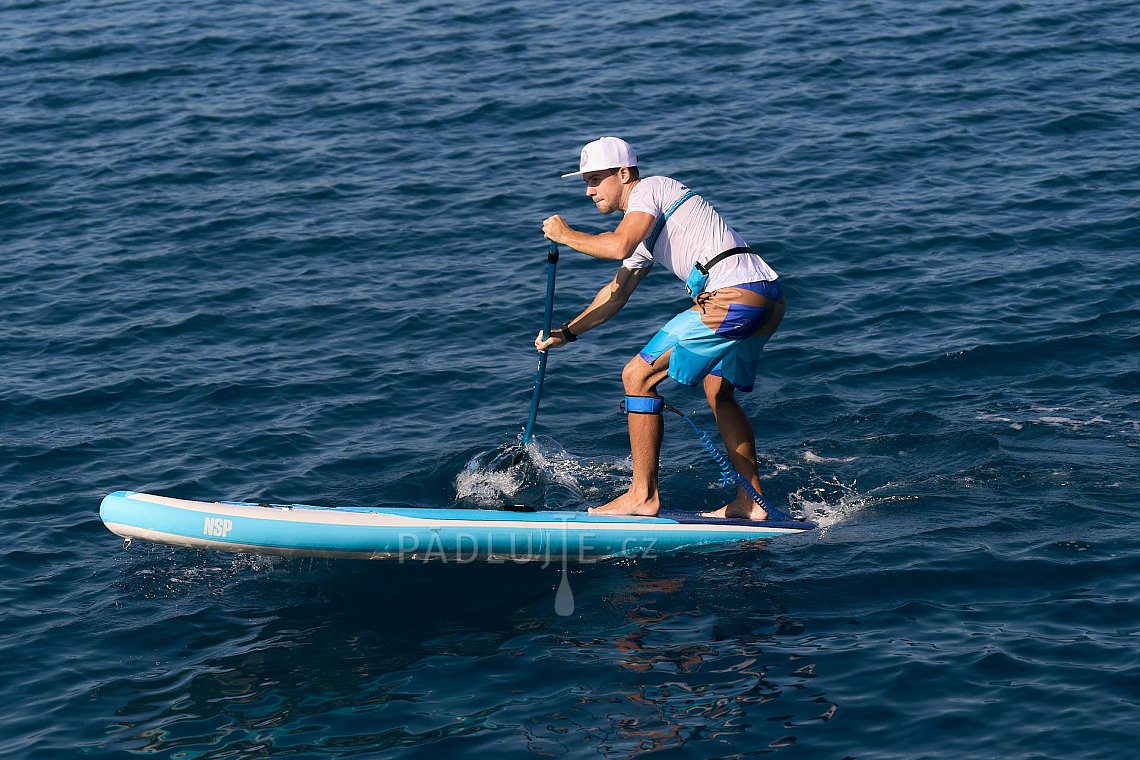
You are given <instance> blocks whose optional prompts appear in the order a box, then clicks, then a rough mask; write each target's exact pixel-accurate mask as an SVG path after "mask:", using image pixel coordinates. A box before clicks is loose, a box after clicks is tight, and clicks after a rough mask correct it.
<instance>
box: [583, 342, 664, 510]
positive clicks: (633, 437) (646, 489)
mask: <svg viewBox="0 0 1140 760" xmlns="http://www.w3.org/2000/svg"><path fill="white" fill-rule="evenodd" d="M671 353H672V351H666V352H665V353H664V354H662V355H661V356H659V357H658V358H657V360H656V361H655V362H653V363H652V364H650V363H649V362H647V361H645V359H643V358H641V356H635V357H633V359H631V360H630V362H629V363H628V364H626V365H625V369H624V370H622V373H621V379H622V384H623V385H624V386H625V393H626V395H627V396H654V395H656V390H657V386H658V385H660V384H661V381H662V380H664V379H665V378H666V377H667V376H668V374H669V355H670V354H671ZM626 420H627V423H628V425H629V450H630V453H631V454H632V455H633V482H632V483H630V485H629V490H628V491H626V492H625V493H624V494H622V495H621V496H619V497H617V498H616V499H614V500H613V501H611V502H610V503H609V504H605V505H603V506H601V507H596V508H594V509H591V510H590V511H591V512H594V513H596V514H607V515H655V514H657V510H659V509H660V508H661V499H660V496H659V495H658V493H657V476H658V472H659V471H660V468H661V440H662V438H664V436H665V421H664V419H662V416H661V414H636V413H633V414H627V415H626Z"/></svg>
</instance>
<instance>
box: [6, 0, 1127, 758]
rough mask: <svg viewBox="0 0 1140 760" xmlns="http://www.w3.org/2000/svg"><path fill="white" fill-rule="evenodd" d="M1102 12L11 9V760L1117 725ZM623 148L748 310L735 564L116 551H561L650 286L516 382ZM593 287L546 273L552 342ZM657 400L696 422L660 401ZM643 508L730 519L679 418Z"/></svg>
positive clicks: (25, 3)
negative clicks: (227, 536) (774, 281)
mask: <svg viewBox="0 0 1140 760" xmlns="http://www.w3.org/2000/svg"><path fill="white" fill-rule="evenodd" d="M1138 40H1140V15H1138V14H1137V13H1136V6H1135V4H1134V3H1131V2H1124V1H1121V2H1112V1H1111V0H1084V1H1081V2H1078V1H1077V0H1041V1H1040V2H1029V1H1026V2H995V3H977V2H951V0H931V1H930V2H925V3H919V4H913V3H904V2H901V1H899V0H865V1H861V2H852V3H827V2H819V1H818V0H788V1H787V2H773V3H761V2H745V3H739V2H736V3H729V2H710V3H704V4H701V5H700V6H699V7H688V6H682V5H668V4H667V5H665V6H662V5H661V4H654V3H646V2H614V3H609V4H606V5H605V6H603V7H590V8H577V7H564V8H561V9H554V8H550V7H546V4H539V3H512V2H507V3H477V2H470V3H459V2H447V1H446V0H442V1H439V2H433V1H432V0H411V1H410V2H405V3H399V4H396V3H381V2H364V3H361V2H343V1H338V0H330V1H328V2H321V3H303V2H292V1H290V0H286V1H285V2H277V3H259V2H248V3H226V2H220V1H219V0H203V1H202V2H196V3H187V4H158V3H149V2H144V1H143V0H116V2H94V0H72V1H71V2H67V3H51V2H46V0H15V1H14V2H9V3H6V4H4V5H3V6H2V7H0V117H2V123H3V129H0V220H2V224H0V254H2V255H0V298H2V301H3V314H4V319H3V322H2V323H0V345H2V346H3V359H4V371H3V373H0V454H2V456H0V475H2V482H3V483H4V486H5V488H4V494H3V496H2V497H0V516H2V519H3V525H4V530H3V535H4V541H3V545H2V547H0V568H2V570H0V623H2V624H0V704H2V705H4V707H3V708H2V709H0V756H3V757H11V758H25V757H26V758H32V757H34V758H44V757H75V756H84V757H117V756H126V755H130V754H148V755H158V756H160V757H176V758H223V757H227V758H228V757H242V758H245V757H278V756H281V757H287V756H296V757H416V756H423V757H427V756H430V757H439V756H443V757H465V756H477V755H480V754H482V753H488V752H490V753H494V754H495V755H496V756H504V757H522V756H531V755H538V756H555V757H596V756H603V757H627V756H631V755H634V754H639V753H642V752H647V751H656V752H657V753H658V754H659V755H660V756H666V757H697V758H707V757H742V756H746V755H747V756H752V755H759V754H773V755H777V756H784V757H824V758H841V757H858V758H921V757H1003V758H1004V757H1034V758H1046V757H1066V758H1072V757H1089V758H1100V757H1108V756H1115V755H1127V754H1130V752H1131V751H1134V750H1133V748H1134V746H1135V741H1136V733H1137V731H1136V723H1137V720H1138V718H1140V655H1138V649H1140V646H1138V645H1140V592H1138V591H1137V589H1138V588H1140V537H1138V536H1137V531H1136V530H1135V518H1134V513H1135V510H1136V507H1137V505H1138V503H1140V487H1138V480H1137V476H1136V471H1137V465H1138V464H1140V456H1138V454H1140V397H1138V394H1137V391H1138V389H1140V360H1138V359H1137V356H1138V355H1140V258H1138V256H1137V240H1140V137H1138V135H1140V96H1138V94H1137V87H1136V83H1137V82H1140V55H1138V53H1140V43H1138V42H1137V41H1138ZM602 134H618V135H621V136H623V137H625V138H626V139H628V140H630V141H631V142H632V143H633V144H634V145H635V146H637V148H638V149H639V152H640V155H641V158H642V167H643V170H644V171H645V172H647V173H650V174H656V173H661V174H667V175H670V176H674V177H676V178H678V179H680V180H682V181H683V182H685V183H687V184H689V185H690V186H691V187H693V188H694V189H696V190H698V191H699V192H701V193H702V194H704V195H705V196H706V197H707V198H709V199H710V200H711V201H712V202H713V203H714V204H715V205H717V207H718V208H719V209H720V210H721V211H722V213H723V214H724V215H725V216H726V217H727V218H728V219H729V221H730V222H731V223H732V224H733V225H734V226H735V227H736V228H737V229H739V230H740V231H741V232H742V233H743V234H744V235H745V237H747V238H748V240H749V241H750V242H751V243H752V244H753V245H755V246H759V247H760V249H761V250H762V251H763V252H764V253H765V256H766V258H767V259H768V260H769V261H770V262H771V263H772V265H773V266H774V267H775V268H776V269H777V270H778V271H779V272H780V273H781V276H782V279H783V282H784V283H785V288H786V291H787V293H788V301H789V311H788V317H787V319H786V320H785V322H784V325H783V327H782V328H781V330H780V332H779V333H778V334H777V336H776V338H775V339H774V340H773V341H772V342H771V343H770V344H769V347H768V349H767V350H766V362H765V364H764V367H763V370H762V373H761V377H760V378H759V382H758V388H757V391H756V392H755V393H753V394H752V395H751V396H749V397H747V399H746V400H745V402H744V403H745V406H746V408H747V409H748V411H749V412H750V414H751V415H752V417H753V419H754V421H755V423H756V427H757V431H758V436H759V446H760V450H761V458H762V474H763V476H764V478H765V482H766V484H767V485H766V493H768V494H769V495H770V496H772V497H773V498H774V499H776V500H777V501H779V502H780V503H783V504H786V505H788V506H790V507H791V508H793V509H796V510H799V511H803V512H807V513H809V514H811V515H812V516H813V517H814V518H815V519H816V520H818V521H819V522H820V525H821V530H820V531H819V532H818V533H817V534H815V535H811V536H803V537H795V538H792V539H788V540H784V541H779V542H772V543H770V544H769V545H768V547H767V548H765V549H761V550H758V549H756V548H750V549H748V550H732V551H724V552H718V553H709V554H695V555H681V556H672V557H660V558H658V559H656V560H639V561H632V560H627V561H617V562H609V563H604V564H600V565H591V566H583V567H579V568H575V569H573V570H571V571H570V575H569V582H570V585H571V586H572V588H573V591H574V598H575V607H574V613H573V614H572V615H570V616H563V615H560V614H557V613H556V611H555V608H554V600H555V589H556V588H557V587H558V585H559V581H560V571H559V569H558V568H556V567H541V566H538V565H519V566H512V565H507V566H493V565H487V564H479V563H471V564H465V565H458V564H454V563H452V564H447V563H438V562H437V563H434V564H428V565H424V564H419V563H405V564H399V563H366V562H351V561H339V562H337V561H326V560H298V559H284V558H271V557H256V556H245V555H229V554H220V553H213V552H205V551H203V552H197V551H187V550H179V549H172V548H166V547H159V546H153V545H141V544H139V543H138V542H136V543H135V545H134V546H133V547H131V548H130V550H129V551H123V547H122V542H121V541H120V540H118V539H117V538H116V537H115V536H113V535H112V534H110V533H109V532H107V531H106V530H105V528H104V527H103V526H102V524H101V523H100V521H99V519H98V505H99V500H100V499H101V497H102V496H103V495H104V494H105V493H107V492H110V491H112V490H116V489H120V488H130V489H137V490H147V491H153V492H157V493H163V494H167V495H172V496H180V497H186V498H197V499H207V500H211V499H251V500H256V501H296V502H305V503H316V504H399V505H421V506H454V505H460V506H486V505H489V504H494V503H497V502H498V501H500V500H502V499H503V498H509V499H511V500H520V499H522V500H526V501H528V502H530V503H534V504H539V505H544V506H547V507H550V508H558V509H581V508H584V507H585V506H587V505H591V504H596V503H599V502H601V501H604V500H606V499H608V498H611V497H612V496H613V495H614V494H616V493H617V492H619V491H620V489H621V487H622V486H623V484H624V483H625V482H627V480H628V477H629V461H628V442H627V440H626V436H625V428H624V420H623V418H622V417H621V416H620V414H619V413H618V411H617V401H618V400H619V398H620V395H621V384H620V379H619V375H620V369H621V366H622V365H623V363H624V362H625V361H626V360H627V359H628V357H629V356H630V355H632V353H633V352H635V351H636V350H637V348H638V347H640V345H642V343H643V342H644V341H645V340H646V339H647V338H648V336H650V335H651V334H652V333H653V331H654V330H655V329H656V327H657V326H658V325H659V324H660V323H661V322H663V321H664V320H665V319H666V318H667V317H668V316H670V315H671V314H673V313H674V312H676V311H678V310H680V309H681V308H683V307H684V305H685V302H684V293H683V290H682V288H681V285H680V283H679V282H677V281H675V280H674V279H673V278H671V277H670V276H669V275H668V274H667V273H664V272H656V273H654V274H653V275H652V276H650V277H649V278H648V279H647V280H646V282H645V283H643V285H642V286H641V288H640V289H639V291H638V292H637V294H635V297H634V300H633V301H632V302H631V303H630V305H629V306H628V307H627V308H626V309H625V310H624V311H623V312H622V314H621V315H619V317H618V318H616V319H615V320H614V321H613V322H611V323H609V324H608V325H606V326H604V327H603V328H600V329H598V330H596V331H595V332H592V333H591V334H589V335H588V336H586V337H585V338H584V339H583V340H581V341H579V342H578V343H576V344H574V345H573V346H572V347H569V348H567V349H564V350H561V351H557V352H555V353H554V354H552V356H551V359H550V366H549V369H548V374H547V381H546V393H545V396H544V400H543V405H542V409H541V413H540V416H539V420H538V427H537V429H538V432H539V438H538V444H539V446H538V448H539V452H540V455H539V456H538V457H537V461H538V462H539V463H540V464H539V466H538V467H536V468H532V469H524V470H521V471H507V472H502V471H498V470H491V469H488V468H485V467H481V466H480V463H481V462H484V461H486V458H487V456H488V455H489V454H491V453H493V452H495V451H496V450H498V448H499V447H501V446H503V445H505V444H510V443H511V442H513V441H515V440H516V439H517V437H518V435H519V433H520V431H521V428H522V425H523V423H524V422H525V418H526V412H527V408H528V405H529V400H530V393H531V383H532V378H533V372H534V366H535V354H534V352H533V348H532V347H531V341H532V340H533V336H534V334H535V332H536V331H537V329H538V326H539V324H540V320H541V314H542V298H543V290H544V285H545V277H546V274H545V243H544V241H543V239H542V237H541V228H540V225H541V220H542V219H543V218H544V217H545V216H548V215H549V214H552V213H561V214H563V215H564V216H565V217H566V218H567V219H568V220H569V221H570V222H571V223H572V224H574V225H576V226H579V227H581V228H583V229H587V230H590V231H601V230H604V229H607V228H608V227H609V226H610V225H612V224H613V223H614V221H615V220H613V219H611V218H603V217H600V216H599V215H597V214H596V212H594V210H593V208H592V206H591V204H589V203H588V202H587V201H586V199H585V196H584V194H583V193H582V187H581V183H580V182H575V181H570V180H561V179H559V177H558V175H559V174H560V173H562V172H566V171H570V170H572V169H574V168H575V167H576V162H577V153H578V150H579V148H580V146H581V145H582V144H583V143H584V142H586V141H587V140H590V139H593V138H595V137H597V136H599V135H602ZM612 266H613V265H612V264H606V263H603V262H598V261H594V260H591V259H588V258H586V257H585V256H581V255H578V254H574V253H573V252H571V251H564V254H563V257H562V261H561V262H560V264H559V275H558V276H559V281H558V293H557V309H556V314H557V315H558V319H559V321H560V320H561V319H563V318H566V317H568V316H572V314H573V313H574V312H575V311H576V310H577V309H579V308H581V307H582V306H583V305H584V304H585V303H586V302H587V301H588V299H589V298H590V297H591V295H592V294H593V292H594V291H595V290H596V288H597V287H599V286H600V285H601V284H602V283H603V282H604V281H605V280H606V279H608V277H609V276H610V275H611V273H612ZM663 391H664V393H665V394H666V395H667V397H668V398H669V399H670V400H671V401H672V402H673V403H674V404H676V405H678V406H680V407H682V408H684V409H686V410H689V411H691V412H692V414H693V417H694V419H695V420H696V421H697V422H698V424H701V425H702V426H704V427H705V428H707V429H712V428H713V424H712V421H711V418H710V415H709V413H708V411H707V409H703V408H702V404H703V402H702V399H701V398H700V394H699V393H698V392H695V391H692V390H689V389H685V388H678V387H676V386H671V385H670V386H666V387H665V388H663ZM668 425H669V427H668V430H667V438H666V443H665V449H664V453H663V479H662V488H663V493H664V498H665V500H666V502H667V503H668V504H669V505H670V506H671V507H673V508H680V509H692V510H698V509H705V508H709V507H715V506H717V505H719V504H720V503H723V502H721V501H720V500H721V499H723V498H724V497H725V493H724V491H723V490H722V489H720V488H719V487H718V475H719V473H718V472H717V471H716V468H715V466H713V465H712V463H711V462H710V461H709V460H708V458H707V454H706V453H705V452H704V451H703V450H702V449H701V448H700V446H699V445H698V443H697V442H696V441H695V439H694V438H693V437H692V435H691V433H690V431H688V430H687V429H686V428H685V427H684V426H683V425H679V424H676V423H675V422H671V423H668Z"/></svg>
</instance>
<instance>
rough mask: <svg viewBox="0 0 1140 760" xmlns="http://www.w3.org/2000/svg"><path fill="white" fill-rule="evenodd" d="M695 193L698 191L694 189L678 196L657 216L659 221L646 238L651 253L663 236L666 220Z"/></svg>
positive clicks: (647, 247)
mask: <svg viewBox="0 0 1140 760" xmlns="http://www.w3.org/2000/svg"><path fill="white" fill-rule="evenodd" d="M694 195H696V193H694V192H693V191H692V190H689V191H686V193H685V194H684V195H682V196H681V197H680V198H678V199H677V200H676V202H675V203H674V204H673V205H672V206H670V207H669V208H667V209H665V211H664V212H662V214H661V216H659V217H657V223H656V224H654V225H653V231H652V232H650V233H649V237H647V238H645V247H646V249H647V250H648V251H649V253H650V255H652V254H653V246H655V245H657V238H659V237H660V236H661V231H662V230H663V229H665V222H667V221H669V217H671V216H673V212H674V211H676V210H677V209H678V208H679V207H680V206H681V204H682V203H684V202H685V201H687V200H689V199H690V198H692V197H693V196H694Z"/></svg>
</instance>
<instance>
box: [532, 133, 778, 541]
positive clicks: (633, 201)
mask: <svg viewBox="0 0 1140 760" xmlns="http://www.w3.org/2000/svg"><path fill="white" fill-rule="evenodd" d="M562 176H563V177H574V176H580V177H582V179H583V180H585V182H586V195H587V196H588V197H589V198H590V200H591V201H593V202H594V205H595V206H596V207H597V209H598V211H600V212H602V213H603V214H612V213H613V212H615V211H620V212H622V214H623V216H622V219H621V221H620V222H619V223H618V225H617V227H616V228H615V229H614V230H613V231H612V232H603V233H601V234H598V235H590V234H587V233H585V232H579V231H578V230H575V229H573V228H572V227H570V225H568V224H567V223H566V222H565V220H563V219H562V217H561V216H559V215H557V214H555V215H554V216H551V217H550V218H548V219H546V220H545V221H544V222H543V223H542V232H543V234H544V235H545V236H546V237H547V238H549V239H550V240H553V241H554V242H556V243H560V244H563V245H568V246H570V247H571V248H574V249H575V250H577V251H581V252H582V253H585V254H587V255H589V256H593V257H595V258H599V259H611V260H614V261H620V262H622V264H621V267H620V268H619V269H618V271H617V274H616V275H615V276H614V278H613V279H612V280H611V281H610V282H609V284H607V285H606V286H605V287H603V288H602V289H601V290H599V291H598V294H597V295H596V296H595V297H594V300H593V301H592V302H591V303H590V305H589V306H588V307H586V309H585V310H584V311H583V312H582V313H581V314H579V315H578V316H576V317H574V318H573V319H571V320H570V321H568V322H564V323H563V324H562V326H561V327H560V328H558V329H557V330H552V331H551V334H550V336H549V337H546V338H545V339H544V337H543V335H542V333H539V335H538V338H536V339H535V347H536V348H537V349H538V350H539V351H547V350H549V349H551V348H559V347H561V346H564V345H566V344H567V343H570V342H573V341H575V340H577V339H578V337H579V336H581V335H582V334H583V333H585V332H586V331H587V330H590V329H592V328H594V327H597V326H598V325H600V324H602V323H604V322H606V321H607V320H609V319H610V318H611V317H612V316H614V315H615V314H617V312H618V311H619V310H620V309H621V308H622V306H624V305H625V304H626V302H627V301H628V300H629V296H630V294H632V293H633V291H634V289H635V288H637V286H638V284H639V283H640V282H641V280H642V279H643V278H644V277H645V275H646V274H648V273H649V270H650V268H651V267H652V266H653V264H654V263H655V262H660V263H661V264H662V266H664V267H665V268H666V269H668V270H669V271H671V272H673V274H675V275H676V276H677V277H678V278H680V279H681V280H682V281H683V282H686V285H687V287H688V288H689V293H690V296H691V297H692V298H693V304H694V305H693V307H692V308H691V309H688V310H687V311H684V312H682V313H681V314H678V315H677V316H676V317H674V318H673V319H672V320H670V321H669V322H668V323H667V324H666V325H665V326H664V327H663V328H661V330H660V331H659V332H658V333H657V335H656V336H654V338H653V339H652V340H650V341H649V343H648V344H647V345H646V346H645V348H643V349H642V350H641V352H640V353H639V354H638V355H637V356H635V357H634V358H633V359H631V360H630V362H629V363H628V364H626V366H625V369H624V370H623V371H622V382H623V384H624V385H625V393H626V401H625V408H626V412H627V415H628V424H629V443H630V450H631V452H632V454H633V482H632V483H631V484H630V487H629V490H628V491H627V492H626V493H624V494H622V495H621V496H619V497H618V498H616V499H614V500H613V501H611V502H610V503H608V504H606V505H604V506H601V507H598V508H596V509H591V510H590V511H591V512H598V513H602V514H633V515H655V514H657V511H658V509H659V508H660V506H661V502H660V498H659V495H658V492H657V476H658V471H659V468H660V462H659V460H660V455H661V440H662V437H663V435H664V431H665V424H664V420H663V419H662V416H661V415H662V408H663V406H662V404H663V402H662V400H661V398H660V396H658V395H657V386H658V385H659V384H660V383H661V381H663V380H664V379H665V378H666V377H671V378H673V379H674V380H676V381H677V382H679V383H682V384H684V385H690V386H695V385H697V384H698V383H702V382H703V384H704V391H705V397H706V398H707V399H708V403H709V406H710V407H711V408H712V411H713V415H714V416H715V417H716V423H717V427H718V428H719V430H720V434H721V438H722V439H723V440H724V443H725V446H726V447H727V449H728V454H729V458H730V460H731V461H732V465H733V467H735V468H736V471H737V472H739V473H740V474H741V475H743V476H744V477H745V478H747V479H748V480H749V481H750V482H751V483H752V485H753V486H754V487H755V488H756V490H757V491H759V490H760V477H759V475H758V474H757V467H756V441H755V438H754V436H753V432H752V425H751V424H750V423H749V421H748V417H747V416H746V415H745V414H744V410H743V409H741V408H740V405H739V404H738V403H737V402H736V397H735V395H734V392H733V391H734V388H739V389H740V390H742V391H751V390H752V386H753V384H754V381H755V377H756V364H757V363H758V361H759V358H760V350H761V349H762V348H763V347H764V344H765V343H766V342H767V341H768V338H770V337H771V336H772V333H774V332H775V331H776V328H777V327H779V325H780V320H781V319H783V316H784V298H783V294H782V293H781V289H780V285H779V283H778V282H777V275H776V273H775V272H774V271H773V270H772V268H771V267H769V266H768V264H767V263H766V262H765V261H764V260H763V259H762V258H761V257H760V256H759V255H757V254H756V253H754V252H752V251H751V250H750V249H749V248H748V245H747V243H745V242H744V239H743V238H742V237H740V235H739V234H737V232H736V231H735V230H733V229H732V228H731V227H730V226H728V224H727V223H725V221H724V220H723V219H722V218H721V216H720V214H718V213H717V212H716V211H715V210H714V209H713V208H712V206H710V205H709V204H708V203H707V202H706V201H705V200H704V199H703V198H701V196H699V195H696V194H694V193H692V192H691V191H690V190H689V189H688V188H687V187H685V186H684V185H682V184H681V183H680V182H678V181H676V180H674V179H670V178H669V177H646V178H645V179H641V178H640V176H639V170H638V166H637V154H636V153H635V152H634V150H633V148H632V147H631V146H630V145H629V143H627V142H625V141H624V140H621V139H619V138H616V137H602V138H600V139H598V140H595V141H593V142H591V143H589V144H588V145H586V147H584V148H583V149H582V156H581V161H580V166H579V170H578V171H576V172H571V173H569V174H564V175H562ZM655 228H656V229H655ZM707 516H710V517H731V518H743V519H751V520H763V519H765V518H767V513H766V512H765V511H764V509H763V507H761V506H760V505H758V504H756V503H755V502H753V501H752V499H751V498H750V497H749V496H748V494H747V493H746V492H745V491H744V489H743V488H739V489H738V490H737V494H736V498H735V499H733V501H732V502H731V503H729V504H727V505H725V506H724V507H722V508H721V509H718V510H716V511H715V512H710V513H708V515H707Z"/></svg>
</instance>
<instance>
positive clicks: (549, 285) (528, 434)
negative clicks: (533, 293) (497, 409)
mask: <svg viewBox="0 0 1140 760" xmlns="http://www.w3.org/2000/svg"><path fill="white" fill-rule="evenodd" d="M557 267H558V244H557V243H555V242H551V243H550V245H549V246H547V249H546V311H545V313H544V314H543V318H542V337H543V338H544V339H545V338H549V337H550V323H551V321H552V320H553V319H554V274H555V271H556V269H557ZM549 353H550V352H549V351H543V352H541V353H540V354H539V355H538V369H537V370H536V371H535V373H534V395H533V396H531V399H530V416H529V417H528V418H527V421H526V429H525V430H524V431H523V438H522V442H523V446H526V445H527V444H528V443H530V439H531V438H532V437H533V435H534V421H535V419H537V418H538V402H539V400H541V399H542V381H543V379H545V377H546V359H547V355H548V354H549Z"/></svg>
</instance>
